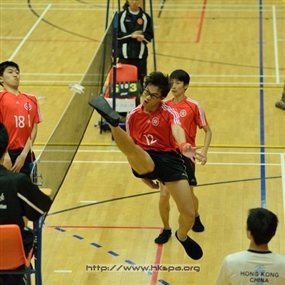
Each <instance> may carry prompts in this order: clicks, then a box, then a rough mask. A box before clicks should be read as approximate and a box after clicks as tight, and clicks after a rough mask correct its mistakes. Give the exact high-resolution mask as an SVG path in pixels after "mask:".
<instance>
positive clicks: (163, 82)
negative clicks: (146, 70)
mask: <svg viewBox="0 0 285 285" xmlns="http://www.w3.org/2000/svg"><path fill="white" fill-rule="evenodd" d="M149 84H150V85H154V86H157V87H158V89H159V90H160V92H161V97H164V98H165V97H166V96H167V94H168V93H169V91H170V82H169V76H168V75H167V74H163V73H162V72H160V71H154V72H151V73H150V74H149V75H147V76H146V79H145V86H147V85H149Z"/></svg>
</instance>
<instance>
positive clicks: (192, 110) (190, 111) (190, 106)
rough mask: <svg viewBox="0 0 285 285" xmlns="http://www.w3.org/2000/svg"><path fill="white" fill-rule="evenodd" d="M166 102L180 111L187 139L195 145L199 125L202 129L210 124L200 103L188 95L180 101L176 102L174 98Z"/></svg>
mask: <svg viewBox="0 0 285 285" xmlns="http://www.w3.org/2000/svg"><path fill="white" fill-rule="evenodd" d="M165 103H166V104H167V105H169V106H170V107H172V108H173V109H175V110H176V111H177V112H178V114H179V117H180V121H181V125H182V127H183V129H184V130H185V135H186V140H187V142H189V143H190V144H191V145H192V146H195V145H196V144H195V138H196V133H197V127H198V128H199V129H201V128H203V127H204V126H208V125H209V124H208V121H207V118H206V116H205V113H204V111H203V109H202V107H201V106H200V104H199V103H198V102H197V101H195V100H193V99H190V98H188V97H186V96H185V97H184V99H183V100H182V101H180V102H179V103H175V102H174V98H172V99H169V100H167V101H165Z"/></svg>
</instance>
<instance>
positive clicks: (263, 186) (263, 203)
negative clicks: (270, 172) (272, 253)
mask: <svg viewBox="0 0 285 285" xmlns="http://www.w3.org/2000/svg"><path fill="white" fill-rule="evenodd" d="M262 12H263V11H262V0H259V87H260V91H259V101H260V107H259V114H260V115H259V116H260V118H259V120H260V145H261V146H264V145H265V135H264V89H263V87H264V82H263V27H262V17H263V13H262ZM264 152H265V148H264V147H260V162H261V166H260V177H261V180H260V182H261V185H260V198H261V207H262V208H266V183H265V177H266V174H265V165H264V164H265V153H264Z"/></svg>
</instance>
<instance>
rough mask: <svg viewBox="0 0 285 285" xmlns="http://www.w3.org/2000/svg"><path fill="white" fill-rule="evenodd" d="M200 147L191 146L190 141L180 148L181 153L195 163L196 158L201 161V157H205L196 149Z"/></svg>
mask: <svg viewBox="0 0 285 285" xmlns="http://www.w3.org/2000/svg"><path fill="white" fill-rule="evenodd" d="M199 148H201V147H198V146H191V145H190V143H187V144H186V145H185V146H184V147H183V149H182V151H181V152H182V154H183V155H184V156H186V157H188V158H190V159H191V161H192V162H193V163H196V162H195V161H196V160H198V161H200V162H202V159H203V158H204V157H205V156H204V155H203V154H201V153H199V152H197V151H196V150H197V149H199Z"/></svg>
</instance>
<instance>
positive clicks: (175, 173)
mask: <svg viewBox="0 0 285 285" xmlns="http://www.w3.org/2000/svg"><path fill="white" fill-rule="evenodd" d="M146 152H147V153H148V154H149V155H150V157H151V158H152V160H153V162H154V164H155V168H154V171H153V172H152V173H148V174H142V175H139V174H138V173H137V172H136V171H135V170H134V169H133V174H134V175H135V176H136V177H138V178H147V179H151V180H159V181H161V182H162V183H164V182H172V181H178V180H183V179H185V180H188V182H189V185H193V186H195V185H196V184H197V182H196V178H195V174H194V171H193V168H192V166H191V163H190V160H189V159H188V158H187V157H184V158H183V156H182V155H181V154H180V153H178V152H163V151H162V152H160V151H152V150H146Z"/></svg>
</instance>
